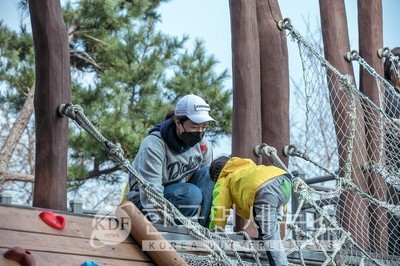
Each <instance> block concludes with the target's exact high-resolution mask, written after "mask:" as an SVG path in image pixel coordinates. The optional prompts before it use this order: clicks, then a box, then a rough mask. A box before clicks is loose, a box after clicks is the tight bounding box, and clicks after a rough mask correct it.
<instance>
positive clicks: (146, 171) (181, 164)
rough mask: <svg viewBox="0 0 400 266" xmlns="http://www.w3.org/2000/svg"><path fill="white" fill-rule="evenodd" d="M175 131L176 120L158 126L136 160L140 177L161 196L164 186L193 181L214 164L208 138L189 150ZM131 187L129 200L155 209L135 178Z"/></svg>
mask: <svg viewBox="0 0 400 266" xmlns="http://www.w3.org/2000/svg"><path fill="white" fill-rule="evenodd" d="M175 132H176V127H175V123H174V121H173V119H169V120H166V121H164V122H163V123H160V124H158V125H157V126H155V127H154V128H153V129H152V130H150V134H149V135H148V136H147V137H145V138H144V139H143V141H142V143H141V144H140V148H139V151H138V153H137V155H136V157H135V159H134V161H133V168H135V170H136V171H137V172H138V174H139V176H141V177H143V178H144V179H145V180H146V181H147V182H148V184H149V185H150V186H151V187H153V188H154V189H155V190H156V191H157V192H158V193H160V194H161V195H162V194H163V193H164V186H166V185H168V184H173V183H179V182H187V181H189V180H190V178H191V177H192V175H193V174H194V173H195V172H196V171H197V170H198V169H199V168H201V167H203V166H206V165H210V164H211V160H212V147H211V145H210V143H209V141H208V140H207V139H206V138H203V139H202V140H201V141H200V142H199V143H197V144H196V145H195V146H193V147H187V146H185V145H184V144H183V143H181V142H179V140H178V137H177V136H176V133H175ZM129 186H130V191H129V192H128V193H127V200H129V201H132V202H134V203H137V202H138V201H139V200H140V203H141V205H142V206H143V208H145V209H146V208H151V207H152V205H151V203H150V202H149V200H148V196H147V195H146V194H145V193H144V192H143V191H142V190H141V189H140V187H139V184H138V183H137V180H136V178H135V177H134V176H133V175H131V176H130V177H129Z"/></svg>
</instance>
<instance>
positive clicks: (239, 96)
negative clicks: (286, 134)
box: [229, 0, 262, 236]
mask: <svg viewBox="0 0 400 266" xmlns="http://www.w3.org/2000/svg"><path fill="white" fill-rule="evenodd" d="M229 5H230V15H231V30H232V72H233V121H232V127H233V128H232V143H233V145H232V154H233V155H235V156H239V157H245V158H251V159H253V160H254V161H257V158H256V157H255V155H254V154H253V151H252V149H253V147H255V146H256V145H258V144H260V143H262V137H261V91H260V48H259V41H258V39H259V37H258V26H257V16H256V14H257V13H256V0H230V1H229ZM235 221H236V222H235V223H236V225H235V230H237V231H240V230H242V229H243V228H245V229H246V228H247V229H246V231H247V232H248V233H249V234H250V235H251V236H256V235H257V231H256V230H255V228H254V225H253V224H252V223H249V222H248V221H245V220H243V219H241V218H240V217H239V216H236V218H235Z"/></svg>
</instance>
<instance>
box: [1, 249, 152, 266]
mask: <svg viewBox="0 0 400 266" xmlns="http://www.w3.org/2000/svg"><path fill="white" fill-rule="evenodd" d="M7 250H8V249H5V248H0V254H1V256H0V265H4V266H19V264H18V263H17V262H15V261H12V260H9V259H6V258H4V256H3V254H4V253H5V252H6V251H7ZM31 254H32V256H33V257H34V258H35V262H36V265H81V264H82V263H83V262H85V261H94V262H96V263H97V264H99V265H111V266H115V265H118V266H130V265H133V264H134V265H138V266H149V265H154V264H153V263H150V262H143V261H129V260H123V259H109V258H100V257H95V256H80V255H70V254H58V253H48V252H42V251H32V252H31Z"/></svg>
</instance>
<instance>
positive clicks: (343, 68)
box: [319, 0, 369, 248]
mask: <svg viewBox="0 0 400 266" xmlns="http://www.w3.org/2000/svg"><path fill="white" fill-rule="evenodd" d="M319 5H320V14H321V28H322V37H323V42H324V53H325V58H326V60H328V61H329V62H330V63H331V64H332V65H333V66H334V67H335V68H336V69H337V70H338V71H339V72H340V73H342V74H345V75H350V76H352V77H353V80H354V73H353V67H352V65H351V64H348V63H347V62H346V61H345V60H344V57H343V55H344V54H345V53H346V52H348V51H349V50H350V44H349V35H348V31H347V18H346V11H345V5H344V0H320V1H319ZM327 75H328V76H327V79H328V84H329V91H330V101H331V110H332V114H333V117H334V120H335V130H336V135H337V144H338V154H339V167H340V173H339V174H340V176H343V169H344V167H345V162H346V159H347V150H346V142H347V140H348V136H349V135H350V127H349V125H350V116H349V111H350V102H349V101H348V97H346V94H347V91H346V89H345V88H344V89H342V88H341V87H340V83H339V81H338V80H337V77H335V75H333V74H332V73H331V71H328V73H327ZM356 105H357V109H358V110H359V109H360V107H361V106H360V102H359V101H357V100H356ZM355 119H357V121H356V124H357V132H358V135H357V136H356V138H355V139H354V152H353V154H352V158H353V159H352V175H351V178H352V181H353V182H354V183H355V184H356V185H357V186H358V187H359V188H361V189H363V190H364V191H365V190H366V189H367V187H366V184H365V182H364V181H363V173H362V167H363V166H361V165H358V164H356V162H365V160H366V155H365V154H366V151H365V135H364V134H363V132H364V123H363V117H362V114H361V113H360V112H358V113H357V114H356V118H355ZM354 158H356V160H355V159H354ZM339 207H340V208H339V212H340V222H341V225H342V226H343V227H344V228H345V229H346V230H347V231H348V232H350V233H351V235H352V237H353V238H354V239H355V241H356V242H357V243H358V244H359V245H361V246H362V247H363V248H367V247H368V245H369V241H368V226H369V224H368V223H369V221H368V220H369V219H368V216H369V213H368V207H367V202H366V200H363V199H362V198H361V197H360V196H359V195H357V194H356V193H355V192H350V191H343V192H342V193H341V195H340V206H339ZM360 228H362V230H360Z"/></svg>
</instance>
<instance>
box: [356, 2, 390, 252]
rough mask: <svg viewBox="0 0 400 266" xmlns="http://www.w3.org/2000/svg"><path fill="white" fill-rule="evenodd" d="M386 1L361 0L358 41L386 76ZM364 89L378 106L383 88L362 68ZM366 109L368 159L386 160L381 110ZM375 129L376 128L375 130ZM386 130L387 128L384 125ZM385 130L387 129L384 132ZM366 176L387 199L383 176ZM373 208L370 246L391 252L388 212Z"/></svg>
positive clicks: (362, 52) (372, 192) (362, 51)
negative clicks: (382, 52) (383, 61)
mask: <svg viewBox="0 0 400 266" xmlns="http://www.w3.org/2000/svg"><path fill="white" fill-rule="evenodd" d="M382 23H383V22H382V1H381V0H367V1H365V0H362V1H360V0H358V32H359V35H358V37H359V38H358V42H359V46H360V56H361V57H362V58H364V59H365V60H366V61H367V62H368V64H369V65H371V66H372V67H373V68H374V69H375V70H376V71H377V72H378V73H379V74H380V75H381V76H383V71H382V64H381V61H380V59H379V57H378V56H377V50H378V48H381V47H383V37H382V31H383V26H382ZM360 90H361V91H362V92H363V93H364V94H365V95H366V96H367V97H368V98H369V99H370V100H371V101H373V102H374V103H375V104H376V105H377V106H380V96H379V87H378V84H377V83H376V81H375V78H374V77H373V76H371V75H370V74H369V73H368V72H367V71H366V70H364V69H363V68H360ZM366 105H367V104H366ZM366 112H367V113H368V112H369V113H371V112H374V113H373V114H371V116H368V117H365V119H366V122H367V123H366V130H367V132H368V134H367V135H366V137H367V139H368V143H369V145H368V147H367V155H368V162H382V161H384V158H382V156H381V155H380V151H381V150H382V147H383V145H384V143H381V142H379V141H378V140H383V138H382V136H381V134H382V133H381V132H377V130H376V129H379V128H381V126H380V125H382V124H380V122H382V121H379V119H377V118H378V117H379V116H380V114H379V113H378V110H374V109H371V108H368V105H367V106H366ZM374 129H375V130H374ZM381 129H382V130H383V128H381ZM382 132H383V131H382ZM365 177H366V179H367V180H368V185H369V194H370V195H372V196H373V197H374V198H376V199H379V200H381V201H386V193H387V186H386V183H385V182H384V180H383V178H382V177H380V176H378V175H377V174H376V173H373V172H366V176H365ZM369 211H370V237H371V238H370V245H371V251H372V252H378V253H387V248H388V232H387V223H388V219H387V214H386V211H385V210H384V209H383V208H379V207H378V206H376V205H370V206H369Z"/></svg>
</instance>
